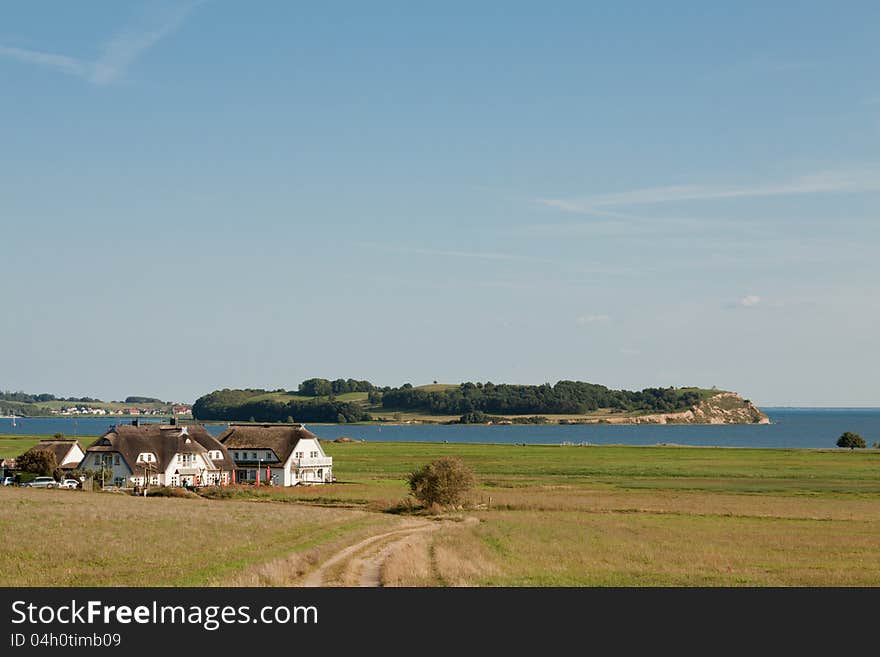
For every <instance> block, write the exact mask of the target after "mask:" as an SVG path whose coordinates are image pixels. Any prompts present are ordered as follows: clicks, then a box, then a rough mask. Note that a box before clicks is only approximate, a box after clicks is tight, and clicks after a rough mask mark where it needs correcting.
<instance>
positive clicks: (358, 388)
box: [298, 379, 376, 397]
mask: <svg viewBox="0 0 880 657" xmlns="http://www.w3.org/2000/svg"><path fill="white" fill-rule="evenodd" d="M375 388H376V386H374V385H373V384H372V383H370V382H369V381H355V380H354V379H336V380H335V381H330V380H329V379H306V380H305V381H303V382H302V383H300V384H299V390H298V393H299V394H300V395H305V396H306V397H328V396H329V395H344V394H345V393H348V392H370V391H371V390H374V389H375Z"/></svg>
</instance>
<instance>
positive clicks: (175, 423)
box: [168, 415, 177, 427]
mask: <svg viewBox="0 0 880 657" xmlns="http://www.w3.org/2000/svg"><path fill="white" fill-rule="evenodd" d="M168 424H170V425H171V426H172V427H176V426H177V418H176V417H174V416H173V415H172V416H171V419H170V420H168Z"/></svg>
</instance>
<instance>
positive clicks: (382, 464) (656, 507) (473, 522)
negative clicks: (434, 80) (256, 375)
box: [0, 437, 880, 586]
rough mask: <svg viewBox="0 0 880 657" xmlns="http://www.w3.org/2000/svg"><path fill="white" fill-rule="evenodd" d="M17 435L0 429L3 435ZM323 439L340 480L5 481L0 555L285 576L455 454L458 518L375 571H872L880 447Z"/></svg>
mask: <svg viewBox="0 0 880 657" xmlns="http://www.w3.org/2000/svg"><path fill="white" fill-rule="evenodd" d="M23 442H24V440H22V439H16V440H14V441H10V440H9V439H8V437H3V438H0V449H6V447H5V446H6V445H7V444H9V443H14V444H15V445H16V447H18V446H20V445H21V444H22V443H23ZM84 442H85V441H84ZM325 449H326V450H327V452H328V453H329V454H330V455H332V456H333V457H334V472H335V474H336V476H337V478H338V479H339V482H338V483H336V484H334V485H328V486H321V487H296V488H287V489H283V488H266V487H263V488H259V489H254V488H246V489H221V490H220V495H219V496H218V497H217V498H216V499H162V498H155V499H154V498H148V499H142V498H132V497H125V496H120V495H113V494H106V493H105V494H100V493H83V492H79V491H42V490H36V491H27V490H21V489H5V490H4V489H0V571H2V572H4V573H11V577H12V583H13V584H14V583H20V584H47V585H55V584H58V585H67V584H77V583H83V582H84V580H83V578H84V577H89V578H93V579H95V581H94V582H93V583H108V582H109V583H114V584H117V585H131V584H137V583H162V584H169V585H188V584H199V583H211V584H215V583H216V584H220V583H233V584H237V583H249V582H250V583H253V582H257V583H269V584H272V583H274V584H282V583H287V584H289V583H291V582H295V581H296V578H297V577H298V575H299V574H301V573H303V572H306V571H308V569H309V568H310V566H311V565H312V564H314V563H316V562H317V560H319V559H320V558H321V556H322V555H325V554H328V553H329V551H331V550H332V549H334V548H335V547H338V546H339V545H345V544H350V543H352V542H354V541H355V540H357V538H358V537H361V536H365V535H367V534H369V533H370V532H376V531H382V530H384V529H385V528H387V527H393V526H394V523H395V522H398V521H399V520H400V518H399V516H397V515H394V514H393V513H388V512H387V511H389V510H394V509H396V508H397V509H399V507H400V501H401V500H402V499H404V498H406V496H407V488H406V484H405V476H406V474H407V473H408V472H410V471H412V470H413V469H415V468H417V467H419V466H420V465H422V464H424V463H426V462H428V461H430V460H432V459H434V458H437V457H439V456H443V455H455V456H459V457H461V458H462V459H463V460H464V461H465V462H466V463H467V464H468V465H470V466H471V467H472V468H473V469H474V471H475V472H476V474H477V479H478V482H479V486H478V488H477V489H476V490H475V491H473V493H472V494H471V497H470V500H469V505H468V506H467V507H466V508H464V509H463V510H461V511H456V512H452V513H451V514H448V515H450V517H453V518H454V517H459V518H462V519H464V518H467V519H469V521H467V522H460V523H451V524H450V527H452V528H451V529H446V528H444V530H443V531H435V532H430V533H425V534H423V535H419V536H414V537H413V539H412V540H411V541H408V542H407V544H406V546H405V549H401V550H399V551H397V552H395V553H394V554H393V555H392V557H391V558H390V559H389V560H388V562H387V563H386V564H385V565H384V566H383V574H382V577H383V581H384V582H385V583H386V584H390V585H409V586H440V585H468V586H497V585H513V586H520V585H530V586H531V585H534V586H560V585H572V586H584V585H588V586H594V585H595V586H608V585H632V586H643V585H644V586H695V585H705V586H717V585H723V586H743V585H748V586H792V585H795V586H800V585H804V586H856V585H858V586H878V585H880V561H878V560H877V559H876V546H877V540H878V537H880V452H878V451H877V450H858V451H849V450H845V451H844V450H794V449H790V450H785V449H730V448H727V449H725V448H696V447H693V448H692V447H659V446H657V447H620V446H589V447H587V446H583V447H577V446H566V447H563V446H526V447H520V446H514V445H460V444H455V445H452V444H431V443H348V444H338V443H326V444H325ZM16 453H18V451H16ZM182 526H185V527H186V531H185V532H181V531H180V527H182ZM12 528H15V529H21V528H26V531H10V529H12ZM242 529H243V530H244V531H242ZM133 537H134V538H135V539H136V540H134V541H133V540H132V539H133ZM132 545H134V546H135V548H134V549H135V551H136V554H138V555H139V558H133V557H130V556H129V555H128V554H127V552H126V550H129V549H130V547H129V546H132ZM53 554H54V555H55V557H56V559H55V561H53V560H52V555H53ZM58 554H63V555H64V556H63V557H62V558H60V559H59V558H57V555H58ZM172 555H173V556H172ZM181 555H182V556H181ZM172 559H184V560H185V561H186V568H183V569H181V570H180V572H174V571H173V569H169V568H168V567H166V566H168V565H169V564H170V560H172ZM47 560H48V561H49V562H50V564H51V565H50V567H48V568H47V567H46V563H47ZM166 560H169V561H166ZM56 562H57V563H56ZM190 563H191V564H192V565H191V566H190V565H188V564H190ZM144 577H150V578H151V579H150V581H149V582H142V581H141V578H144Z"/></svg>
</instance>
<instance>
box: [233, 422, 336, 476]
mask: <svg viewBox="0 0 880 657" xmlns="http://www.w3.org/2000/svg"><path fill="white" fill-rule="evenodd" d="M217 439H218V440H219V441H220V442H221V443H223V445H224V447H226V449H228V450H229V453H230V455H231V456H232V458H233V459H234V460H235V463H236V481H238V482H242V483H245V482H253V483H260V482H267V481H270V482H272V483H275V484H279V485H282V486H296V485H298V484H319V483H328V482H331V481H333V458H332V457H329V456H327V455H326V454H325V453H324V448H323V447H321V442H320V441H319V440H318V437H317V436H316V435H315V434H313V433H312V432H311V431H309V430H308V429H306V428H305V426H303V425H302V424H232V425H230V426H229V428H228V429H227V430H226V431H224V432H223V433H221V434H220V435H219V436H217Z"/></svg>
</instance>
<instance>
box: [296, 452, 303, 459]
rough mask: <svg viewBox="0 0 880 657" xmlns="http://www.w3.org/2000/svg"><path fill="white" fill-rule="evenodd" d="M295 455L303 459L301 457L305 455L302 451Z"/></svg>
mask: <svg viewBox="0 0 880 657" xmlns="http://www.w3.org/2000/svg"><path fill="white" fill-rule="evenodd" d="M295 456H296V458H298V459H301V458H302V457H303V453H302V452H297V453H296V454H295Z"/></svg>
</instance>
